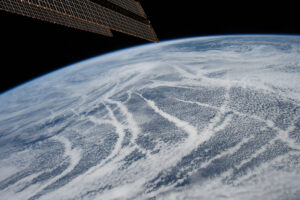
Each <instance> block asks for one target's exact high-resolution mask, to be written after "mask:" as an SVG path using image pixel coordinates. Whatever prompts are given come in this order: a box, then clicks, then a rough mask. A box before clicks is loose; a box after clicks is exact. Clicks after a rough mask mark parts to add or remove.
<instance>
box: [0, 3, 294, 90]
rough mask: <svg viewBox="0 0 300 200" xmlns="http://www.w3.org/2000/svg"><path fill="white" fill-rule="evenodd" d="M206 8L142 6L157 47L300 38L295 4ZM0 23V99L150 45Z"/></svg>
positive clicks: (29, 22) (7, 20)
mask: <svg viewBox="0 0 300 200" xmlns="http://www.w3.org/2000/svg"><path fill="white" fill-rule="evenodd" d="M210 2H211V3H205V1H199V0H181V1H176V0H141V4H142V6H143V8H144V10H145V11H146V13H147V16H148V18H149V20H150V21H151V24H152V26H153V27H154V29H155V31H156V33H157V35H158V38H159V39H160V40H161V41H162V40H169V39H175V38H185V37H191V36H205V35H222V34H240V33H276V34H280V33H284V34H300V22H299V10H297V8H298V6H297V5H296V4H295V3H294V4H291V3H288V2H286V1H285V2H283V1H277V2H276V1H274V2H273V3H272V4H263V5H262V4H261V3H258V2H255V1H241V2H240V3H239V4H232V3H230V4H229V3H228V2H226V3H222V4H220V3H219V2H218V1H210ZM0 21H1V32H0V34H1V44H0V46H1V71H0V85H1V87H0V93H1V92H3V91H6V90H8V89H10V88H13V87H15V86H17V85H19V84H21V83H24V82H26V81H28V80H31V79H33V78H36V77H38V76H40V75H43V74H45V73H48V72H51V71H53V70H56V69H59V68H61V67H64V66H66V65H69V64H72V63H74V62H77V61H80V60H83V59H87V58H90V57H94V56H98V55H101V54H104V53H107V52H110V51H115V50H118V49H123V48H127V47H131V46H136V45H139V44H145V43H148V42H147V41H144V40H141V39H137V38H134V37H131V36H127V35H124V34H120V33H117V32H113V34H114V37H112V38H108V37H105V36H101V35H96V34H93V33H87V32H83V31H79V30H75V29H71V28H67V27H63V26H59V25H54V24H50V23H46V22H42V21H38V20H34V19H30V18H26V17H21V16H18V15H15V14H9V13H6V12H3V11H0Z"/></svg>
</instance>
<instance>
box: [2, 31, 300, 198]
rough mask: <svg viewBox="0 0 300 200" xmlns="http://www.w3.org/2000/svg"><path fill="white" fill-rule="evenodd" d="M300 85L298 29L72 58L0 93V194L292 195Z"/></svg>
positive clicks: (299, 142) (299, 170)
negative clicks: (291, 32)
mask: <svg viewBox="0 0 300 200" xmlns="http://www.w3.org/2000/svg"><path fill="white" fill-rule="evenodd" d="M41 67H42V66H41ZM299 85H300V36H299V35H273V34H272V35H266V34H263V35H260V34H255V35H254V34H250V35H247V34H243V35H225V36H209V37H193V38H184V39H178V40H172V41H164V42H162V43H159V44H148V45H142V46H138V47H132V48H129V49H123V50H119V51H115V52H111V53H108V54H105V55H101V56H98V57H95V58H92V59H88V60H85V61H82V62H78V63H75V64H74V65H70V66H67V67H65V68H63V69H60V70H57V71H54V72H51V73H49V74H47V75H44V76H42V77H39V78H37V79H35V80H32V81H30V82H27V83H25V84H23V85H21V86H18V87H16V88H13V89H11V90H8V91H6V92H4V93H2V94H0V105H1V106H0V197H1V198H3V199H14V200H18V199H20V200H25V199H29V200H37V199H41V200H44V199H49V200H50V199H62V200H67V199H68V200H69V199H105V200H109V199H147V200H150V199H151V200H158V199H170V200H171V199H172V200H173V199H205V200H208V199H230V200H232V199H233V200H234V199H245V200H247V199H249V200H250V199H251V200H252V199H270V200H279V199H287V200H297V199H299V198H300V87H299Z"/></svg>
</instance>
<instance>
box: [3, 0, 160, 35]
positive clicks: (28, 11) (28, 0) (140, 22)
mask: <svg viewBox="0 0 300 200" xmlns="http://www.w3.org/2000/svg"><path fill="white" fill-rule="evenodd" d="M97 1H102V3H103V2H104V3H105V2H108V1H109V3H110V4H105V5H106V6H105V5H102V4H101V3H100V4H99V3H95V2H92V1H90V0H1V1H0V9H2V10H6V11H8V12H13V13H17V14H21V15H24V16H28V17H32V18H36V19H40V20H44V21H48V22H52V23H57V24H61V25H65V26H69V27H73V28H77V29H81V30H85V31H89V32H93V33H98V34H102V35H106V36H112V33H111V32H110V29H112V30H115V31H119V32H122V33H125V34H129V35H132V36H135V37H139V38H142V39H146V40H149V41H157V37H156V34H155V32H154V30H153V28H152V26H151V25H150V23H149V21H148V20H147V18H145V17H143V16H142V15H144V14H143V11H140V8H139V6H138V5H139V4H138V3H137V2H135V1H133V0H118V1H116V0H97ZM117 2H118V3H117ZM107 5H108V6H107ZM111 5H113V6H111ZM122 9H123V10H122ZM124 9H126V10H128V12H124ZM134 9H136V10H134ZM136 12H140V15H137V13H136Z"/></svg>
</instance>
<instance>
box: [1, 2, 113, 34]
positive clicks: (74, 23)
mask: <svg viewBox="0 0 300 200" xmlns="http://www.w3.org/2000/svg"><path fill="white" fill-rule="evenodd" d="M0 9H2V10H6V11H8V12H12V13H16V14H20V15H23V16H27V17H31V18H36V19H39V20H43V21H48V22H51V23H55V24H60V25H64V26H67V27H71V28H76V29H80V30H84V31H88V32H92V33H97V34H101V35H105V36H112V33H111V32H110V30H109V29H107V28H104V27H101V26H99V25H97V24H91V23H88V22H85V21H82V20H77V19H74V18H72V17H68V16H66V15H61V14H58V13H56V12H51V11H49V10H45V9H41V8H38V7H36V6H34V5H30V4H26V3H22V2H21V1H20V0H10V1H0Z"/></svg>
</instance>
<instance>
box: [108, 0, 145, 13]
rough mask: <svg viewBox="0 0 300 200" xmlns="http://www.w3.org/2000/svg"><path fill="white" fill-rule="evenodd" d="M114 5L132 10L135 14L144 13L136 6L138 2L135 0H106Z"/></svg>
mask: <svg viewBox="0 0 300 200" xmlns="http://www.w3.org/2000/svg"><path fill="white" fill-rule="evenodd" d="M107 1H109V2H111V3H113V4H115V5H118V6H120V7H122V8H124V9H126V10H128V11H130V12H133V13H135V14H137V15H140V16H142V17H145V14H144V13H143V12H142V11H143V10H141V9H140V8H139V7H138V6H139V4H138V3H137V2H136V1H135V0H107Z"/></svg>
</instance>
